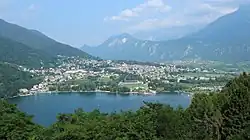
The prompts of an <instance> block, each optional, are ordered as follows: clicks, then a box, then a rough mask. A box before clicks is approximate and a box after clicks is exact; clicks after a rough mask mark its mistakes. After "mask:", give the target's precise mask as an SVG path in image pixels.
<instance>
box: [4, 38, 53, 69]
mask: <svg viewBox="0 0 250 140" xmlns="http://www.w3.org/2000/svg"><path fill="white" fill-rule="evenodd" d="M52 60H53V57H52V56H51V55H48V54H47V53H45V52H42V51H39V50H37V49H33V48H31V47H29V46H26V45H24V44H22V43H19V42H16V41H13V40H10V39H8V38H4V37H1V36H0V61H2V62H8V63H13V64H18V65H23V66H26V67H41V66H42V65H47V64H48V63H49V62H50V61H52Z"/></svg>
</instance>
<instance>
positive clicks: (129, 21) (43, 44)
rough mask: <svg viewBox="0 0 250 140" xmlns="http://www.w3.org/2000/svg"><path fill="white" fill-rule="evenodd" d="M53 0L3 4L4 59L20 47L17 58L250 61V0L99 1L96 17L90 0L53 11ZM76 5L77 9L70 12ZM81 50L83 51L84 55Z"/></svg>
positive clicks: (0, 6)
mask: <svg viewBox="0 0 250 140" xmlns="http://www.w3.org/2000/svg"><path fill="white" fill-rule="evenodd" d="M50 2H51V3H49V1H37V2H36V3H30V2H27V1H25V2H23V3H19V2H14V1H13V0H9V1H6V0H4V1H1V2H0V17H1V18H3V19H4V20H0V43H2V44H4V45H5V46H4V47H2V48H0V49H1V50H2V54H6V55H9V54H10V53H11V50H15V53H16V54H18V55H15V54H14V55H13V56H15V60H19V59H20V58H21V60H23V59H24V60H27V59H29V58H33V60H37V61H40V62H47V61H50V60H51V59H52V58H54V57H56V56H57V55H64V56H80V57H86V58H91V59H92V58H94V59H95V57H94V56H97V57H100V58H103V59H112V60H138V61H158V62H164V61H169V60H186V59H202V60H218V61H228V62H238V61H248V60H250V57H249V50H250V46H249V45H250V42H249V37H250V29H249V28H250V22H249V21H250V19H249V15H250V12H249V9H250V6H249V0H237V1H236V0H230V1H227V0H225V1H221V0H199V1H198V0H194V1H189V2H186V1H180V0H176V1H174V2H173V1H167V0H146V1H139V0H136V1H133V2H127V3H123V5H122V4H121V3H119V2H114V3H112V4H113V5H115V6H114V7H113V8H112V9H110V8H109V9H108V8H107V7H106V6H105V4H107V3H103V2H100V3H99V4H101V5H96V6H97V7H96V8H98V7H99V8H100V9H99V10H98V11H95V12H96V13H95V14H91V13H90V11H92V9H89V8H90V7H88V6H86V4H91V3H92V2H90V1H88V2H80V1H78V2H76V3H72V2H71V3H70V2H65V1H63V2H61V3H60V7H59V8H58V9H57V10H55V9H54V8H52V7H50V6H51V5H55V4H56V2H58V1H50ZM76 4H78V5H76ZM108 4H110V2H108ZM70 5H74V9H71V10H69V9H70V8H69V6H70ZM83 5H84V6H83ZM239 5H241V6H240V7H239ZM25 6H28V7H26V8H28V11H26V12H25V13H23V16H21V15H19V13H13V12H14V11H13V10H11V9H16V10H15V12H17V11H19V12H20V13H22V12H21V11H22V10H24V8H25ZM81 6H82V7H81ZM45 7H46V10H45V9H44V8H45ZM67 9H68V10H67ZM51 10H53V11H54V12H53V13H50V11H51ZM65 10H66V12H65ZM82 10H87V11H88V12H83V11H82ZM63 11H64V12H63ZM13 15H15V16H13ZM18 15H19V16H20V17H19V16H18ZM24 15H25V16H24ZM59 15H60V16H59ZM62 15H63V16H62ZM90 15H93V16H92V17H90ZM83 17H84V18H83ZM65 19H69V20H65ZM86 19H87V20H86ZM9 21H11V23H9ZM12 23H13V24H12ZM14 23H15V24H14ZM19 23H20V24H19ZM26 27H27V28H29V29H27V28H26ZM31 29H32V30H31ZM33 29H39V31H38V30H33ZM40 29H41V30H40ZM40 31H41V32H43V33H45V34H46V35H45V34H43V33H41V32H40ZM48 36H50V37H48ZM51 36H52V37H53V39H52V38H51ZM108 36H111V37H108ZM57 40H60V41H62V42H66V43H61V42H60V41H57ZM103 40H105V41H103ZM101 41H103V42H102V43H99V42H101ZM85 43H86V44H90V45H83V44H85ZM67 44H70V45H67ZM91 44H98V45H91ZM18 46H20V47H18ZM72 46H73V47H72ZM77 46H82V47H81V50H80V49H77V48H75V47H77ZM6 48H7V49H6ZM3 50H4V51H3ZM26 52H28V53H26ZM20 54H23V55H20ZM24 54H25V55H24ZM89 54H90V55H89ZM26 56H28V57H26ZM7 58H9V57H8V56H2V57H1V60H0V61H7V62H8V61H9V62H13V61H14V60H10V59H7ZM20 63H22V62H20ZM32 64H33V63H32Z"/></svg>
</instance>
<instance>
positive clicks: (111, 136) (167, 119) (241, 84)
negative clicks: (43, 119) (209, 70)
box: [0, 73, 250, 140]
mask: <svg viewBox="0 0 250 140" xmlns="http://www.w3.org/2000/svg"><path fill="white" fill-rule="evenodd" d="M0 139H3V140H5V139H8V140H24V139H25V140H93V139H94V140H245V139H250V75H248V74H246V73H244V74H242V75H240V76H239V77H238V78H235V79H234V80H232V81H230V82H229V83H228V84H227V85H226V86H225V88H224V89H223V91H222V92H220V93H218V94H209V95H207V94H196V95H195V96H194V97H193V99H192V103H191V105H190V106H189V108H187V109H185V110H184V109H182V108H178V109H173V108H172V107H170V106H169V105H163V104H153V103H145V106H143V107H141V108H140V109H139V110H137V111H136V112H130V111H127V112H121V113H113V114H105V113H101V112H100V111H98V110H94V111H92V112H89V113H87V112H84V111H83V110H82V109H77V110H76V111H75V113H73V114H59V115H58V117H57V122H56V123H55V124H53V125H51V126H50V127H48V128H44V127H41V126H39V125H37V124H34V123H33V122H32V118H31V117H30V116H28V115H26V114H25V113H22V112H20V111H18V109H17V108H16V107H15V106H14V105H10V104H8V103H7V102H6V101H3V100H2V101H0Z"/></svg>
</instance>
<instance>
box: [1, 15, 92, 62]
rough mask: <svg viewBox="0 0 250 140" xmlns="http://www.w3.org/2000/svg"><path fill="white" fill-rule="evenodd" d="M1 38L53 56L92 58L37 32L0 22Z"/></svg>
mask: <svg viewBox="0 0 250 140" xmlns="http://www.w3.org/2000/svg"><path fill="white" fill-rule="evenodd" d="M0 36H3V37H6V38H9V39H11V40H14V41H17V42H20V43H22V44H25V45H27V46H29V47H32V48H35V49H39V50H41V51H44V52H46V53H48V54H51V55H53V56H56V55H65V56H81V57H88V58H91V57H92V56H90V55H88V54H87V53H85V52H83V51H81V50H79V49H76V48H73V47H71V46H69V45H66V44H62V43H59V42H57V41H55V40H53V39H51V38H49V37H47V36H45V35H44V34H42V33H40V32H38V31H36V30H28V29H26V28H23V27H20V26H18V25H15V24H11V23H8V22H6V21H4V20H0Z"/></svg>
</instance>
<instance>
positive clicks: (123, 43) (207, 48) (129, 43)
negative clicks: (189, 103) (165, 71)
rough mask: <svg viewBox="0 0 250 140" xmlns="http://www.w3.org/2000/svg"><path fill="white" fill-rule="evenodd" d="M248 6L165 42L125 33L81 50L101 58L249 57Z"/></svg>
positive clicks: (233, 59)
mask: <svg viewBox="0 0 250 140" xmlns="http://www.w3.org/2000/svg"><path fill="white" fill-rule="evenodd" d="M249 38H250V6H249V5H244V6H241V7H239V9H238V10H237V11H235V12H233V13H231V14H228V15H225V16H222V17H220V18H218V19H217V20H216V21H214V22H212V23H210V24H209V25H207V26H206V27H204V28H203V29H201V30H200V31H198V32H195V33H192V34H190V35H187V36H185V37H182V38H180V39H176V40H169V41H147V40H139V39H136V38H134V37H132V36H130V35H128V34H122V35H120V36H113V37H111V38H109V39H108V40H107V41H105V42H104V43H103V44H101V45H99V46H96V47H86V46H85V47H83V48H82V50H84V51H86V52H88V53H90V54H92V55H96V56H99V57H101V58H104V59H115V60H117V59H125V60H138V61H166V60H182V59H204V60H218V61H225V62H238V61H245V60H250V57H249V56H250V39H249Z"/></svg>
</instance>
